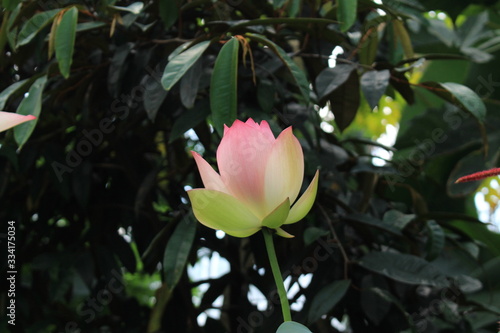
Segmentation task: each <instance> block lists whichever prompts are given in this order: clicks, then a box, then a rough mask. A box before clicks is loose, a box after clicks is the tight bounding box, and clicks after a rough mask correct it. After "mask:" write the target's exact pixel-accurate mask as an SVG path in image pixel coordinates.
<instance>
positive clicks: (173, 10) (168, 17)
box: [159, 0, 179, 28]
mask: <svg viewBox="0 0 500 333" xmlns="http://www.w3.org/2000/svg"><path fill="white" fill-rule="evenodd" d="M159 6H160V9H159V10H160V17H161V19H162V21H163V23H164V24H165V28H170V27H171V26H172V24H174V23H175V21H177V17H178V16H179V7H178V6H177V1H176V0H161V1H159Z"/></svg>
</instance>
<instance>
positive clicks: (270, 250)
mask: <svg viewBox="0 0 500 333" xmlns="http://www.w3.org/2000/svg"><path fill="white" fill-rule="evenodd" d="M262 232H263V233H264V241H265V243H266V250H267V255H268V257H269V263H270V264H271V270H272V271H273V276H274V282H275V283H276V288H277V289H278V295H279V296H280V302H281V311H282V312H283V321H291V320H292V315H291V314H290V305H289V304H288V297H287V296H286V290H285V284H284V283H283V277H282V276H281V272H280V266H279V264H278V259H277V258H276V251H275V250H274V244H273V234H272V233H271V231H270V230H269V229H266V228H263V229H262Z"/></svg>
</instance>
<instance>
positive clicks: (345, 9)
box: [337, 0, 358, 32]
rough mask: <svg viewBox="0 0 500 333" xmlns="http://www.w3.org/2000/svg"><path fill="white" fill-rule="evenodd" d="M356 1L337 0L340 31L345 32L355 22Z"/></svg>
mask: <svg viewBox="0 0 500 333" xmlns="http://www.w3.org/2000/svg"><path fill="white" fill-rule="evenodd" d="M357 5H358V1H353V0H338V1H337V6H338V7H337V17H338V19H339V21H340V30H341V31H342V32H346V31H347V30H349V28H350V27H352V25H353V24H354V22H355V21H356V12H357Z"/></svg>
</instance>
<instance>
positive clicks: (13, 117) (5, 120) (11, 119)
mask: <svg viewBox="0 0 500 333" xmlns="http://www.w3.org/2000/svg"><path fill="white" fill-rule="evenodd" d="M33 119H35V116H32V115H28V116H23V115H20V114H17V113H12V112H5V111H0V132H3V131H6V130H8V129H9V128H11V127H14V126H17V125H19V124H22V123H24V122H25V121H29V120H33Z"/></svg>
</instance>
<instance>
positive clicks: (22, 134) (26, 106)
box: [14, 76, 47, 147]
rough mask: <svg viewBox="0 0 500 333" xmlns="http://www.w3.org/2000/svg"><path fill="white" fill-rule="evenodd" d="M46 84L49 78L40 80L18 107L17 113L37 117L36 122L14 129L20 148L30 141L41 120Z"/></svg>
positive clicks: (34, 84) (32, 86)
mask: <svg viewBox="0 0 500 333" xmlns="http://www.w3.org/2000/svg"><path fill="white" fill-rule="evenodd" d="M46 82H47V76H42V77H40V78H38V79H37V80H36V81H35V82H34V83H33V85H31V87H30V90H29V91H28V95H27V96H25V97H24V98H23V100H22V101H21V104H19V106H18V107H17V111H16V112H17V113H19V114H22V115H28V114H31V115H33V116H35V117H36V119H35V120H32V121H29V122H27V123H24V124H21V125H19V126H16V127H14V138H15V139H16V143H17V144H18V145H19V147H22V146H23V145H24V144H25V143H26V141H28V139H29V137H30V136H31V133H33V130H34V129H35V127H36V124H37V122H38V120H39V119H40V112H41V111H42V92H43V89H44V88H45V83H46Z"/></svg>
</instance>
